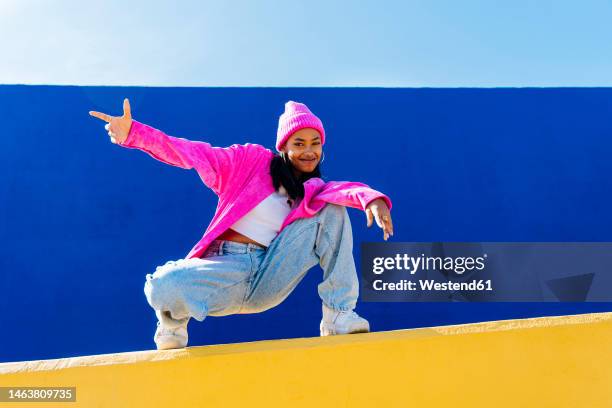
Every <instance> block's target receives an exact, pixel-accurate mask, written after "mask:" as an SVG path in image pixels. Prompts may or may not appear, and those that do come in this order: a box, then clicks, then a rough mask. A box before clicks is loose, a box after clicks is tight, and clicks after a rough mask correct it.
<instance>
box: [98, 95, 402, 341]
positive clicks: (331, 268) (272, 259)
mask: <svg viewBox="0 0 612 408" xmlns="http://www.w3.org/2000/svg"><path fill="white" fill-rule="evenodd" d="M89 114H90V115H92V116H94V117H97V118H99V119H102V120H104V121H106V122H107V124H106V126H105V128H106V130H107V131H108V134H109V136H110V137H111V141H112V142H113V143H116V144H119V145H121V146H123V147H126V148H133V149H139V150H142V151H144V152H146V153H148V154H149V155H151V156H152V157H154V158H155V159H157V160H160V161H162V162H164V163H167V164H170V165H174V166H178V167H181V168H184V169H195V170H196V171H197V172H198V174H199V176H200V178H201V179H202V181H203V182H204V184H206V185H207V186H208V187H209V188H211V189H212V190H213V191H214V192H215V193H216V194H217V195H218V196H219V203H218V205H217V209H216V212H215V215H214V217H213V219H212V221H211V223H210V225H209V226H208V228H207V229H206V232H205V233H204V235H203V236H202V238H201V239H200V241H199V242H198V243H197V244H196V245H195V246H194V247H193V249H192V250H191V251H190V252H189V254H187V256H186V257H185V258H184V259H179V260H177V261H168V262H167V263H166V264H165V265H163V266H158V267H157V269H156V271H155V272H154V273H153V274H147V275H146V282H145V287H144V292H145V295H146V298H147V301H148V302H149V304H150V305H151V307H152V308H153V309H154V310H155V313H156V316H157V318H158V322H157V328H156V331H155V335H154V341H155V343H156V345H157V348H158V349H169V348H181V347H185V346H186V345H187V340H188V335H187V323H188V322H189V319H190V318H194V319H196V320H198V321H203V320H204V318H205V317H206V316H209V315H210V316H226V315H230V314H237V313H258V312H262V311H264V310H268V309H270V308H272V307H274V306H276V305H278V304H280V303H281V302H282V301H283V300H284V299H285V298H286V297H287V296H289V294H290V293H291V292H292V291H293V289H294V288H295V287H296V286H297V284H298V283H299V282H300V281H301V279H302V278H303V277H304V276H305V274H306V273H307V272H308V270H309V269H310V268H312V267H313V266H315V265H316V264H319V265H321V268H322V269H323V281H322V282H321V283H320V284H319V286H318V292H319V296H320V297H321V300H322V303H323V304H322V309H323V317H322V320H321V324H320V333H321V336H327V335H335V334H348V333H359V332H368V331H369V330H370V326H369V323H368V321H367V320H365V319H363V318H362V317H360V316H359V315H357V313H355V312H354V311H353V309H354V308H355V306H356V303H357V298H358V295H359V280H358V277H357V272H356V268H355V261H354V259H353V253H352V251H353V236H352V230H351V223H350V219H349V216H348V213H347V210H346V207H354V208H359V209H362V210H364V211H365V213H366V216H367V225H368V227H370V226H371V225H372V222H373V220H374V219H376V223H377V225H378V226H379V227H380V228H382V229H383V238H384V239H385V240H387V238H388V237H389V235H393V224H392V222H391V214H390V209H391V200H390V199H389V198H388V197H387V196H386V195H384V194H382V193H380V192H378V191H376V190H373V189H371V188H370V187H368V186H367V185H365V184H363V183H358V182H347V181H329V182H324V181H323V180H322V179H321V172H320V163H321V162H322V161H323V158H324V155H323V144H324V143H325V130H324V128H323V124H322V123H321V120H320V119H319V118H318V117H317V116H315V115H314V114H313V113H312V112H311V111H310V109H308V107H307V106H306V105H304V104H302V103H298V102H294V101H289V102H287V103H286V104H285V112H284V113H283V114H282V115H281V116H280V118H279V124H278V132H277V139H276V150H277V151H278V154H275V153H273V152H272V151H271V150H269V149H266V148H265V147H263V146H261V145H258V144H252V143H246V144H244V145H238V144H233V145H231V146H229V147H225V148H221V147H213V146H211V145H210V144H209V143H206V142H200V141H191V140H187V139H183V138H178V137H173V136H169V135H167V134H165V133H164V132H162V131H160V130H158V129H155V128H153V127H150V126H147V125H145V124H143V123H140V122H138V121H136V120H132V116H131V110H130V105H129V101H128V100H127V99H125V100H124V101H123V116H119V117H114V116H110V115H107V114H104V113H100V112H94V111H90V112H89Z"/></svg>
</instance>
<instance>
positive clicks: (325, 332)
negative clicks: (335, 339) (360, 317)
mask: <svg viewBox="0 0 612 408" xmlns="http://www.w3.org/2000/svg"><path fill="white" fill-rule="evenodd" d="M319 331H320V334H321V337H324V336H338V335H343V334H357V333H369V332H370V328H369V327H362V328H359V329H355V330H353V331H351V332H348V333H336V332H335V330H330V329H329V328H328V327H327V326H324V325H321V326H319Z"/></svg>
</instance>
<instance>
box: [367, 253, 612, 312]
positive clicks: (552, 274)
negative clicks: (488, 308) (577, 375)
mask: <svg viewBox="0 0 612 408" xmlns="http://www.w3.org/2000/svg"><path fill="white" fill-rule="evenodd" d="M360 249H361V254H360V258H361V259H360V267H361V268H360V274H361V280H360V286H359V293H360V297H361V299H362V300H364V301H366V302H540V301H544V302H548V301H552V302H559V301H561V302H585V301H587V302H588V301H593V302H610V301H612V273H610V270H611V269H612V242H363V243H361V245H360Z"/></svg>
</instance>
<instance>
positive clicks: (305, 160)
mask: <svg viewBox="0 0 612 408" xmlns="http://www.w3.org/2000/svg"><path fill="white" fill-rule="evenodd" d="M300 161H304V162H313V161H315V159H300Z"/></svg>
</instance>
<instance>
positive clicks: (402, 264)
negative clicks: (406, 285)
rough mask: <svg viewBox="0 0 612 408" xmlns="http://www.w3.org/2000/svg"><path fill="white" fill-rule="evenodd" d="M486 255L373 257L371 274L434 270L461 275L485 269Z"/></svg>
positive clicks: (412, 273) (412, 272)
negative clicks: (392, 271) (393, 271)
mask: <svg viewBox="0 0 612 408" xmlns="http://www.w3.org/2000/svg"><path fill="white" fill-rule="evenodd" d="M486 258H487V254H484V255H483V256H479V257H469V256H468V257H465V256H458V257H450V256H447V257H441V256H425V254H421V255H420V256H410V255H408V254H403V255H402V254H396V255H395V257H381V256H379V257H375V258H374V259H373V260H372V261H373V262H372V263H373V265H372V272H373V273H375V274H377V275H380V274H382V273H383V272H385V271H387V270H399V271H401V270H404V271H408V272H410V274H411V275H414V274H415V273H417V272H418V271H421V270H424V271H429V270H436V271H445V272H449V271H453V272H455V273H456V274H457V275H462V274H463V273H465V272H469V271H473V270H478V271H481V270H483V269H484V268H485V260H486Z"/></svg>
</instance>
